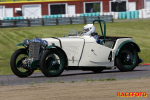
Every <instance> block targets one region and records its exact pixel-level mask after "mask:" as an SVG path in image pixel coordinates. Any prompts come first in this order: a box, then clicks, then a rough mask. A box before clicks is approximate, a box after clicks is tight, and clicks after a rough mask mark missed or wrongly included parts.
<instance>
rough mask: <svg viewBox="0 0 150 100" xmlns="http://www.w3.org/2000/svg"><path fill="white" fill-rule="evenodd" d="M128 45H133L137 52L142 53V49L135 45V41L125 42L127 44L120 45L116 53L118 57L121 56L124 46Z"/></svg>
mask: <svg viewBox="0 0 150 100" xmlns="http://www.w3.org/2000/svg"><path fill="white" fill-rule="evenodd" d="M127 44H130V45H133V46H134V48H135V49H136V51H137V52H140V51H141V50H140V48H139V46H138V45H137V44H136V43H134V42H133V41H125V42H123V43H121V44H120V45H119V47H118V49H117V51H116V56H117V55H118V54H119V51H120V49H121V48H122V47H123V46H124V45H127Z"/></svg>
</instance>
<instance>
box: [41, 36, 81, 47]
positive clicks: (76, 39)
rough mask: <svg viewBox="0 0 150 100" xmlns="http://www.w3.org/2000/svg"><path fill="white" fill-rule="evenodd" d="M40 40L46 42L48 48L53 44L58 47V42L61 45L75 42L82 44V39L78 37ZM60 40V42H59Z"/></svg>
mask: <svg viewBox="0 0 150 100" xmlns="http://www.w3.org/2000/svg"><path fill="white" fill-rule="evenodd" d="M42 40H46V41H47V42H48V46H49V45H52V43H54V44H55V45H57V46H60V41H61V43H62V44H64V43H68V44H69V43H76V42H81V41H82V42H83V39H81V38H80V37H57V38H42ZM59 40H60V41H59Z"/></svg>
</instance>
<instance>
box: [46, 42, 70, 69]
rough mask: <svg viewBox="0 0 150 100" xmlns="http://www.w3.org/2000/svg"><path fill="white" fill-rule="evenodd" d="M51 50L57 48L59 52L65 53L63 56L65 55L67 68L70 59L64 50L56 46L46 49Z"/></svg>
mask: <svg viewBox="0 0 150 100" xmlns="http://www.w3.org/2000/svg"><path fill="white" fill-rule="evenodd" d="M51 48H57V49H58V50H60V51H61V52H63V54H64V55H65V58H66V66H68V57H67V55H66V53H65V51H64V50H63V49H62V48H60V47H58V46H56V45H50V46H47V47H46V49H51Z"/></svg>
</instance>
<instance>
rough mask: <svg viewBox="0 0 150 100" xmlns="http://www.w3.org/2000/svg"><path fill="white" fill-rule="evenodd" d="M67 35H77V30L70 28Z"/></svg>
mask: <svg viewBox="0 0 150 100" xmlns="http://www.w3.org/2000/svg"><path fill="white" fill-rule="evenodd" d="M68 36H77V30H76V29H71V30H70V31H69V34H68Z"/></svg>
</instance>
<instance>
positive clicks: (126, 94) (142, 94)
mask: <svg viewBox="0 0 150 100" xmlns="http://www.w3.org/2000/svg"><path fill="white" fill-rule="evenodd" d="M117 97H147V93H146V92H117Z"/></svg>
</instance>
